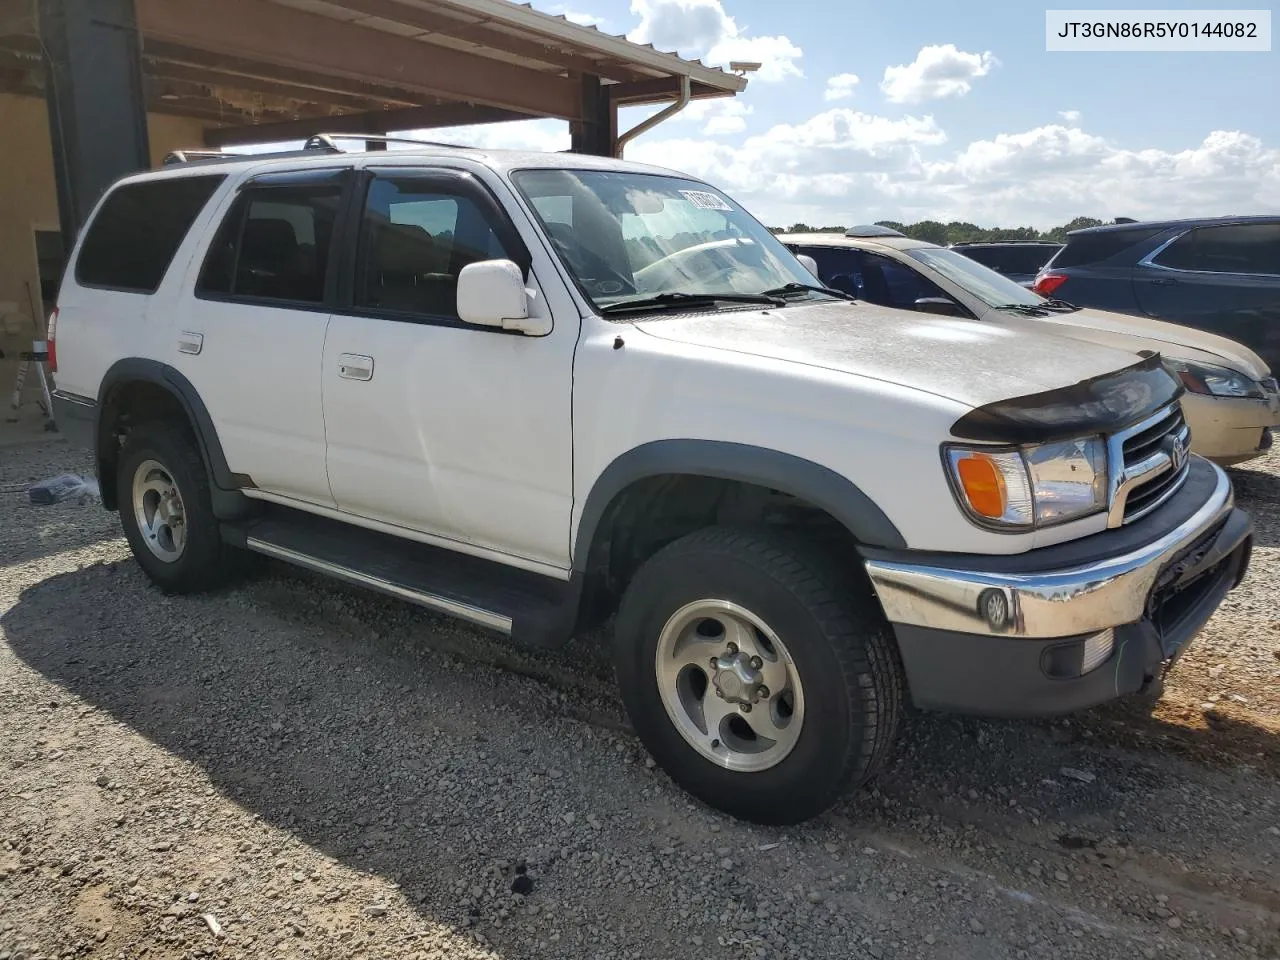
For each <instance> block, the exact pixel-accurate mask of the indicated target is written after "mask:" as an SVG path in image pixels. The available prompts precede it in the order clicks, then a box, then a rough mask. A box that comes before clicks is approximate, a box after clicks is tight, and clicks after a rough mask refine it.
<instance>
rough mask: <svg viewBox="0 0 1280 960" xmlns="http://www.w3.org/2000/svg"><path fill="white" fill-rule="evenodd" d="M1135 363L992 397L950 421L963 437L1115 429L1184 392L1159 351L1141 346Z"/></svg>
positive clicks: (1024, 439) (1022, 437) (1043, 438)
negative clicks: (1071, 381)
mask: <svg viewBox="0 0 1280 960" xmlns="http://www.w3.org/2000/svg"><path fill="white" fill-rule="evenodd" d="M1138 356H1140V357H1143V359H1142V360H1141V361H1139V362H1138V363H1135V364H1134V365H1133V366H1130V367H1125V368H1123V369H1121V370H1116V371H1113V372H1112V373H1106V374H1103V375H1101V376H1098V377H1090V378H1089V379H1087V380H1081V381H1079V382H1078V383H1074V384H1072V385H1071V386H1068V387H1057V388H1055V389H1053V390H1045V391H1043V392H1041V393H1031V394H1027V395H1026V396H1022V397H1014V398H1012V399H1009V400H998V401H996V402H995V403H988V404H985V405H983V406H981V407H976V408H975V409H973V410H971V411H969V412H968V413H966V414H965V415H964V416H963V417H961V418H960V419H959V420H957V421H956V422H955V423H953V424H952V425H951V435H952V436H953V437H956V438H957V439H959V440H978V441H983V442H992V443H1019V444H1021V443H1049V442H1052V441H1055V440H1069V439H1071V438H1072V437H1080V436H1085V435H1087V434H1091V433H1114V432H1115V431H1116V430H1119V429H1121V428H1123V427H1127V426H1129V425H1130V424H1133V423H1135V422H1137V421H1139V420H1142V419H1143V418H1144V417H1147V416H1150V415H1151V414H1153V413H1155V412H1156V411H1157V410H1160V409H1161V408H1163V407H1166V406H1168V405H1169V404H1170V403H1172V402H1173V401H1174V400H1176V399H1178V397H1180V396H1182V394H1183V387H1182V385H1181V384H1180V383H1178V381H1177V380H1175V379H1174V378H1173V377H1172V376H1171V375H1170V374H1169V373H1168V371H1166V370H1165V369H1164V366H1163V365H1162V364H1161V361H1160V354H1158V353H1153V352H1151V351H1142V352H1141V353H1139V354H1138Z"/></svg>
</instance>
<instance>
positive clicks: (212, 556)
mask: <svg viewBox="0 0 1280 960" xmlns="http://www.w3.org/2000/svg"><path fill="white" fill-rule="evenodd" d="M147 461H155V462H156V463H158V464H160V465H161V466H162V467H163V468H164V470H165V471H166V472H167V473H168V474H169V476H170V477H171V478H172V480H173V483H174V485H175V486H176V487H177V489H178V493H179V496H180V497H181V500H182V506H183V514H184V526H185V528H186V541H185V543H184V545H183V548H182V552H181V555H180V556H179V557H178V558H177V559H176V560H162V559H161V558H160V557H158V556H157V555H156V554H155V553H153V552H152V550H151V548H150V547H148V546H147V543H146V536H145V534H144V533H143V532H142V530H141V528H140V527H139V524H138V520H137V517H136V516H135V511H134V507H133V481H134V476H135V474H136V473H137V471H138V469H139V467H141V466H142V465H143V464H144V463H146V462H147ZM116 490H117V491H118V502H119V506H118V509H119V512H120V524H121V526H122V527H123V528H124V535H125V539H126V540H128V541H129V547H130V549H132V551H133V556H134V558H135V559H136V560H137V561H138V564H139V565H140V566H141V567H142V569H143V571H145V572H146V574H147V576H148V577H149V578H150V579H151V581H152V582H153V583H155V584H156V586H158V587H159V588H160V589H161V590H163V591H164V592H165V593H198V592H201V591H205V590H210V589H213V588H214V587H217V586H220V585H221V584H222V583H224V582H225V581H226V580H227V579H228V577H229V576H230V574H231V573H232V571H233V569H234V568H235V564H234V562H233V560H234V558H233V548H232V547H230V546H228V545H227V544H226V543H224V542H223V540H222V534H221V531H220V529H219V524H218V520H217V518H216V517H215V516H214V514H213V505H212V502H211V499H210V495H209V474H208V471H207V470H206V469H205V465H204V460H203V458H202V457H201V456H200V451H199V449H198V448H197V447H196V443H195V438H194V437H192V436H191V433H190V431H189V430H187V429H185V428H184V427H182V426H178V425H176V424H172V423H167V422H162V421H153V422H150V423H142V424H139V425H138V426H137V427H135V428H134V429H133V430H131V431H130V432H129V434H128V436H127V438H126V439H125V443H124V447H123V448H122V449H121V451H120V458H119V462H118V465H117V473H116Z"/></svg>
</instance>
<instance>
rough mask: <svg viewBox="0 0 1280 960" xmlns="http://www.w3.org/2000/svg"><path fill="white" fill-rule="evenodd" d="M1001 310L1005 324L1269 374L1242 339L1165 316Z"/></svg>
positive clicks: (1258, 374)
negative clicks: (1030, 315) (1038, 313)
mask: <svg viewBox="0 0 1280 960" xmlns="http://www.w3.org/2000/svg"><path fill="white" fill-rule="evenodd" d="M1000 315H1001V316H1002V317H1003V318H1004V319H1002V320H1001V323H1002V324H1004V325H1006V326H1009V325H1010V324H1007V323H1005V320H1013V321H1015V322H1014V323H1013V324H1012V326H1016V327H1018V328H1025V329H1034V328H1036V327H1046V326H1047V327H1050V328H1051V329H1053V331H1054V332H1055V333H1059V334H1061V335H1062V336H1067V337H1078V338H1080V339H1082V340H1088V341H1090V342H1091V343H1098V344H1102V345H1104V346H1108V347H1116V348H1118V349H1122V350H1128V351H1130V352H1133V353H1136V352H1138V351H1140V350H1156V351H1158V352H1159V353H1160V354H1161V356H1164V357H1168V358H1170V359H1175V360H1192V361H1197V362H1199V363H1212V364H1216V365H1217V366H1220V367H1229V368H1231V369H1233V370H1238V371H1239V372H1241V373H1245V374H1248V375H1249V376H1250V377H1252V378H1253V379H1254V380H1262V379H1263V378H1265V377H1266V376H1268V373H1267V365H1266V363H1264V362H1263V360H1262V358H1261V357H1259V356H1258V355H1257V354H1256V353H1254V352H1253V351H1252V350H1250V349H1249V348H1248V347H1246V346H1245V345H1244V344H1242V343H1237V342H1236V341H1234V340H1230V339H1228V338H1226V337H1220V336H1218V335H1217V334H1213V333H1206V332H1204V331H1203V330H1195V329H1193V328H1191V327H1184V326H1181V325H1180V324H1176V323H1169V322H1167V321H1165V320H1155V319H1153V318H1151V317H1139V316H1134V315H1131V314H1127V313H1112V312H1111V311H1109V310H1093V309H1090V308H1085V309H1082V310H1076V311H1075V312H1074V313H1055V314H1051V315H1049V316H1047V317H1033V318H1025V322H1018V321H1023V320H1024V318H1022V317H1019V316H1018V315H1016V314H1013V313H1002V314H1000Z"/></svg>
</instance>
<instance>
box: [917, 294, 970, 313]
mask: <svg viewBox="0 0 1280 960" xmlns="http://www.w3.org/2000/svg"><path fill="white" fill-rule="evenodd" d="M915 308H916V309H917V310H919V311H920V312H921V313H936V314H938V316H941V317H958V316H960V308H959V307H958V306H957V305H956V302H955V301H954V300H948V299H947V298H946V297H921V298H920V299H919V300H917V301H916V302H915Z"/></svg>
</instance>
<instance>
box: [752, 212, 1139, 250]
mask: <svg viewBox="0 0 1280 960" xmlns="http://www.w3.org/2000/svg"><path fill="white" fill-rule="evenodd" d="M1132 222H1133V221H1132V220H1131V219H1129V218H1128V217H1116V219H1114V220H1097V219H1095V218H1093V217H1076V218H1075V219H1074V220H1072V221H1070V222H1068V223H1064V224H1062V226H1060V227H1054V228H1053V229H1051V230H1037V229H1036V228H1035V227H980V226H978V225H977V224H976V223H967V222H965V221H962V220H952V221H951V222H950V223H942V222H940V221H938V220H921V221H920V222H919V223H899V222H898V221H896V220H877V221H876V225H877V226H881V227H889V228H890V229H892V230H897V231H898V232H899V233H905V234H906V235H907V236H908V237H913V238H914V239H916V240H924V241H926V242H928V243H936V244H940V245H942V246H945V245H947V244H950V243H972V242H973V241H975V240H988V241H990V240H1052V241H1055V242H1057V243H1063V242H1065V241H1066V239H1067V234H1068V233H1070V232H1071V231H1072V230H1083V229H1084V228H1085V227H1100V226H1102V225H1103V224H1105V223H1132ZM769 229H770V230H772V231H773V232H774V233H844V232H845V230H847V229H848V227H811V226H809V225H808V224H807V223H793V224H792V225H791V226H789V227H770V228H769Z"/></svg>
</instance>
